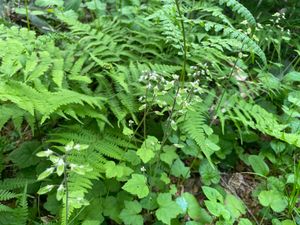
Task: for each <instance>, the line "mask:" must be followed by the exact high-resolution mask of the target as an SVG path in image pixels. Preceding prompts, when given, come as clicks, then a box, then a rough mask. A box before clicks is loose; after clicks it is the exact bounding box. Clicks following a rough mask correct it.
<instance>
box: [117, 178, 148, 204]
mask: <svg viewBox="0 0 300 225" xmlns="http://www.w3.org/2000/svg"><path fill="white" fill-rule="evenodd" d="M122 189H124V190H125V191H127V192H129V193H131V194H133V195H137V196H138V197H139V198H144V197H146V196H147V195H148V194H149V188H148V186H147V178H146V177H145V176H144V175H141V174H132V176H131V179H129V180H128V181H127V182H126V183H125V184H124V185H123V187H122Z"/></svg>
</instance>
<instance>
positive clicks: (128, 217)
mask: <svg viewBox="0 0 300 225" xmlns="http://www.w3.org/2000/svg"><path fill="white" fill-rule="evenodd" d="M141 211H142V206H141V204H140V203H139V202H138V201H133V202H129V201H125V208H124V209H123V210H122V211H121V214H120V218H121V219H122V220H123V222H124V224H126V225H143V224H144V220H143V217H142V216H141V215H139V213H140V212H141Z"/></svg>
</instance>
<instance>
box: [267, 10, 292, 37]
mask: <svg viewBox="0 0 300 225" xmlns="http://www.w3.org/2000/svg"><path fill="white" fill-rule="evenodd" d="M272 17H273V19H270V21H271V22H272V23H273V24H274V25H275V26H276V27H277V28H278V29H280V31H281V32H285V29H284V27H282V26H281V25H280V23H281V21H282V20H285V19H286V17H285V12H284V11H282V12H276V13H274V14H273V15H272ZM267 26H270V25H269V24H267ZM286 32H287V34H288V35H290V34H291V31H290V30H289V29H287V30H286Z"/></svg>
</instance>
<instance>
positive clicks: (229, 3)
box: [219, 0, 256, 26]
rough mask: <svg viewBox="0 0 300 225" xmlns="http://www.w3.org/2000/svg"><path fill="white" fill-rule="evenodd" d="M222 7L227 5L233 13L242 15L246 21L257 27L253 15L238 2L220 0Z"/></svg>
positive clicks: (235, 0) (234, 0)
mask: <svg viewBox="0 0 300 225" xmlns="http://www.w3.org/2000/svg"><path fill="white" fill-rule="evenodd" d="M219 4H220V5H224V4H226V5H227V6H228V7H230V8H231V9H232V11H234V12H236V13H238V14H239V15H241V16H242V17H243V18H244V19H246V20H247V21H248V22H249V23H250V24H251V25H252V26H255V25H256V21H255V18H254V16H253V15H252V13H251V12H250V11H249V10H248V9H247V8H246V7H245V6H243V5H242V4H241V3H239V2H238V1H237V0H219Z"/></svg>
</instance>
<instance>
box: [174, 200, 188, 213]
mask: <svg viewBox="0 0 300 225" xmlns="http://www.w3.org/2000/svg"><path fill="white" fill-rule="evenodd" d="M176 203H177V205H179V207H180V208H181V210H182V213H186V211H187V208H188V202H187V201H186V199H185V198H184V197H183V196H180V197H178V198H176Z"/></svg>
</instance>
